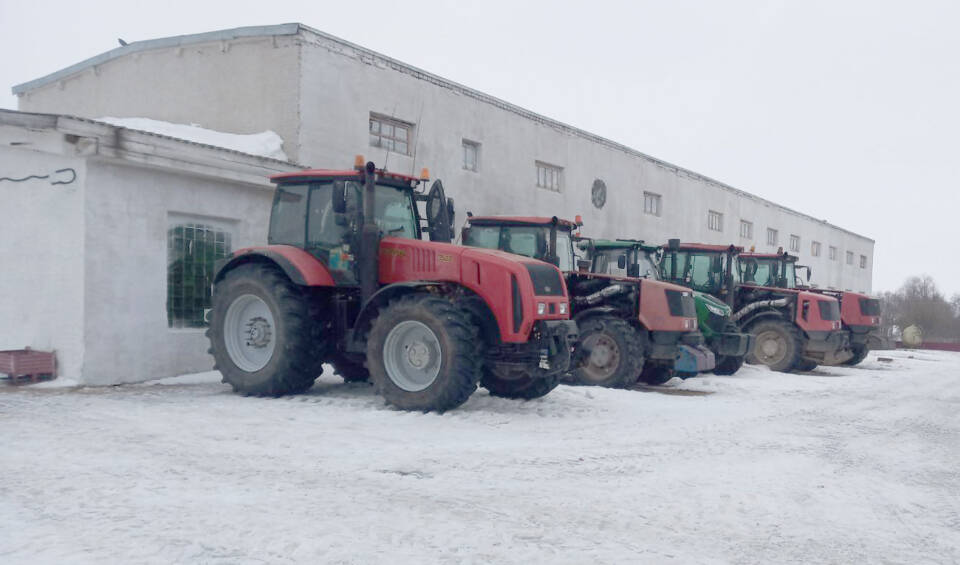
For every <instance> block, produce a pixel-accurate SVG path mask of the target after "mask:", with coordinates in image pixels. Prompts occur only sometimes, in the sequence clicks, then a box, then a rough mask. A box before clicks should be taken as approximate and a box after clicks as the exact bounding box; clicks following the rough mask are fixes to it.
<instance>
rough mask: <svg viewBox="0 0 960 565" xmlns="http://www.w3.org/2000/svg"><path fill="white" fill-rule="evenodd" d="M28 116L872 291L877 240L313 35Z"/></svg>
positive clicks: (52, 83)
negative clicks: (364, 176)
mask: <svg viewBox="0 0 960 565" xmlns="http://www.w3.org/2000/svg"><path fill="white" fill-rule="evenodd" d="M14 93H16V94H17V95H18V96H19V105H20V109H22V110H26V111H37V112H59V113H66V114H74V115H79V116H86V117H91V118H95V117H99V116H120V117H149V118H154V119H159V120H166V121H170V122H175V123H199V124H201V125H203V126H204V127H207V128H211V129H216V130H220V131H228V132H236V133H250V132H255V131H262V130H273V131H275V132H277V133H279V134H280V135H281V137H282V138H283V140H284V150H285V151H286V152H287V154H288V155H290V156H291V158H292V159H293V160H295V161H298V162H301V163H307V164H310V165H313V166H318V167H325V168H331V167H332V168H336V167H347V166H350V165H351V164H352V163H353V157H354V155H356V154H363V155H365V156H366V157H367V158H368V159H371V160H373V161H374V162H376V163H377V165H378V166H385V167H387V168H388V169H390V170H394V171H398V172H404V173H415V174H416V173H419V171H420V168H421V167H429V168H430V170H431V172H432V173H433V176H434V177H435V178H440V179H443V181H444V185H445V188H446V189H447V192H448V194H450V195H451V196H453V197H454V198H455V200H456V203H457V209H458V214H459V219H460V220H461V221H462V219H463V217H464V216H463V212H465V211H468V210H469V211H472V212H474V213H475V214H484V215H487V214H508V213H509V214H537V215H558V216H564V217H569V218H572V217H573V216H575V215H581V216H582V217H583V219H584V221H585V223H586V225H585V227H584V230H583V233H584V235H588V236H595V237H631V238H640V239H644V240H647V241H649V242H655V243H663V242H665V241H666V240H667V239H668V238H671V237H679V238H681V239H683V240H684V241H699V242H705V243H716V244H729V243H734V244H737V245H743V246H745V247H747V248H751V247H755V248H756V250H757V251H760V252H764V251H776V250H777V249H778V248H781V247H782V248H783V249H784V250H787V251H790V252H791V253H793V254H795V255H799V256H800V258H801V259H800V263H801V264H807V265H810V266H811V267H812V273H813V276H812V282H813V283H814V284H816V285H818V286H821V287H830V288H837V289H841V290H848V289H849V290H858V291H865V292H869V291H870V290H871V283H872V272H873V247H874V241H873V240H872V239H869V238H866V237H863V236H860V235H857V234H855V233H852V232H850V231H848V230H845V229H842V228H840V227H837V226H834V225H832V224H829V223H827V222H826V221H823V220H818V219H816V218H813V217H810V216H808V215H806V214H803V213H801V212H798V211H794V210H791V209H788V208H786V207H783V206H780V205H778V204H776V203H774V202H771V201H769V200H766V199H763V198H761V197H758V196H756V195H753V194H750V193H747V192H744V191H742V190H738V189H736V188H733V187H731V186H728V185H726V184H723V183H721V182H719V181H716V180H713V179H711V178H709V177H707V176H704V175H702V174H699V173H696V172H693V171H690V170H687V169H684V168H682V167H678V166H675V165H672V164H670V163H667V162H665V161H662V160H660V159H657V158H654V157H651V156H649V155H645V154H643V153H641V152H639V151H636V150H634V149H631V148H629V147H626V146H623V145H620V144H618V143H615V142H613V141H610V140H607V139H604V138H601V137H599V136H596V135H593V134H591V133H589V132H585V131H583V130H580V129H577V128H574V127H571V126H568V125H566V124H563V123H560V122H557V121H554V120H551V119H549V118H546V117H544V116H541V115H538V114H536V113H534V112H531V111H529V110H526V109H523V108H520V107H517V106H515V105H512V104H510V103H508V102H505V101H503V100H499V99H497V98H494V97H492V96H489V95H486V94H484V93H482V92H478V91H476V90H473V89H470V88H468V87H465V86H462V85H459V84H456V83H453V82H451V81H448V80H445V79H443V78H441V77H438V76H436V75H432V74H430V73H428V72H426V71H423V70H420V69H417V68H415V67H412V66H410V65H406V64H404V63H401V62H399V61H396V60H394V59H391V58H390V57H387V56H384V55H381V54H379V53H375V52H373V51H370V50H369V49H365V48H363V47H360V46H358V45H354V44H352V43H349V42H347V41H343V40H341V39H338V38H336V37H333V36H330V35H328V34H325V33H322V32H320V31H317V30H314V29H311V28H309V27H307V26H304V25H302V24H283V25H276V26H264V27H252V28H238V29H233V30H225V31H217V32H210V33H204V34H197V35H189V36H181V37H171V38H163V39H156V40H150V41H141V42H135V43H131V44H129V45H126V46H124V47H119V48H117V49H114V50H112V51H110V52H107V53H104V54H102V55H100V56H98V57H94V58H92V59H89V60H87V61H83V62H80V63H78V64H76V65H74V66H72V67H69V68H66V69H63V70H61V71H58V72H56V73H53V74H51V75H48V76H45V77H42V78H39V79H37V80H34V81H31V82H29V83H25V84H22V85H19V86H16V87H14Z"/></svg>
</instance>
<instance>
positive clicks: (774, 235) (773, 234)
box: [767, 228, 780, 245]
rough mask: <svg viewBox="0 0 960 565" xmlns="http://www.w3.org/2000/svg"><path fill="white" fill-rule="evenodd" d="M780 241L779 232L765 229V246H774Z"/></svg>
mask: <svg viewBox="0 0 960 565" xmlns="http://www.w3.org/2000/svg"><path fill="white" fill-rule="evenodd" d="M779 239H780V232H778V231H777V230H775V229H773V228H767V245H776V244H777V241H778V240H779Z"/></svg>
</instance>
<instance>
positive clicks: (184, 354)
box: [83, 161, 273, 384]
mask: <svg viewBox="0 0 960 565" xmlns="http://www.w3.org/2000/svg"><path fill="white" fill-rule="evenodd" d="M87 186H88V190H87V198H86V206H85V207H84V213H83V215H84V218H85V221H86V225H87V231H86V238H85V241H84V245H85V248H86V257H87V269H86V276H85V282H84V285H85V287H86V290H87V292H86V297H85V301H84V304H85V311H86V318H85V336H86V337H85V342H86V352H87V353H86V362H85V366H84V381H85V382H86V383H88V384H115V383H121V382H136V381H142V380H146V379H149V378H160V377H165V376H174V375H179V374H184V373H191V372H197V371H204V370H209V369H211V368H212V365H213V359H212V358H211V357H210V355H208V354H207V347H208V341H207V338H206V337H205V336H204V329H171V328H169V327H168V323H167V311H166V300H167V229H168V228H169V226H170V225H171V222H172V221H173V220H177V219H190V220H194V221H197V222H199V223H205V224H212V225H214V226H222V227H225V228H226V229H228V230H229V231H230V232H231V235H232V247H233V249H238V248H240V247H246V246H250V245H262V244H265V243H266V237H267V225H268V219H269V214H270V203H271V200H272V197H273V194H272V190H270V189H268V188H264V187H246V186H243V185H238V184H237V183H228V182H222V181H216V180H208V179H204V178H200V177H197V176H187V175H181V174H175V173H171V172H167V171H160V170H153V169H148V168H142V167H130V166H125V165H119V164H111V163H108V162H103V161H92V162H91V164H90V167H89V171H88V183H87Z"/></svg>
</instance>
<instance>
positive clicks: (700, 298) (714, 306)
mask: <svg viewBox="0 0 960 565" xmlns="http://www.w3.org/2000/svg"><path fill="white" fill-rule="evenodd" d="M693 299H694V300H696V301H697V305H698V306H699V305H701V304H702V305H703V307H704V308H705V309H706V310H707V311H708V312H710V313H711V314H713V315H714V316H722V317H724V318H729V317H730V316H731V315H732V314H733V309H732V308H730V306H728V305H727V304H726V303H724V302H721V301H720V300H719V299H718V298H715V297H713V296H711V295H709V294H707V293H705V292H700V291H699V290H695V291H693Z"/></svg>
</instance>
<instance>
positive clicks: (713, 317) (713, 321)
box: [707, 310, 730, 332]
mask: <svg viewBox="0 0 960 565" xmlns="http://www.w3.org/2000/svg"><path fill="white" fill-rule="evenodd" d="M729 319H730V318H729V317H727V316H721V315H719V314H714V313H713V311H711V310H708V311H707V326H709V327H710V329H712V330H713V331H717V332H722V331H723V329H724V327H726V325H727V320H729Z"/></svg>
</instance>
